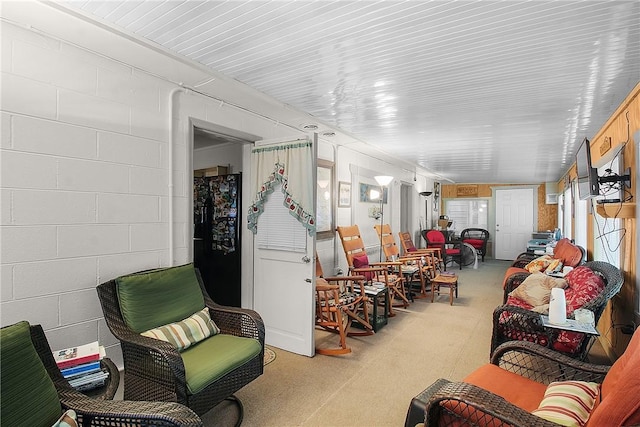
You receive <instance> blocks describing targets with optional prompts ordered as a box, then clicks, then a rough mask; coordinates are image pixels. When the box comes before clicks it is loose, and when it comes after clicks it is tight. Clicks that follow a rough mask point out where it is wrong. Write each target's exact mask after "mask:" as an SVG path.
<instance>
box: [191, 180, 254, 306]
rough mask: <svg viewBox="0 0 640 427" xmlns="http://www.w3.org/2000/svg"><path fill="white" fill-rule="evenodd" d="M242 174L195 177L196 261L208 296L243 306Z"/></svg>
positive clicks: (220, 301)
mask: <svg viewBox="0 0 640 427" xmlns="http://www.w3.org/2000/svg"><path fill="white" fill-rule="evenodd" d="M241 200H242V197H241V175H240V174H229V175H219V176H210V177H195V178H194V184H193V201H194V207H193V216H194V220H193V223H194V233H193V236H194V239H193V253H194V264H195V266H196V268H198V269H199V270H200V274H201V275H202V279H203V281H204V284H205V287H206V289H207V292H208V294H209V296H210V297H211V298H212V299H213V300H214V301H215V302H217V303H218V304H222V305H230V306H234V307H240V227H239V224H238V221H239V219H240V218H239V216H240V212H241V211H240V201H241Z"/></svg>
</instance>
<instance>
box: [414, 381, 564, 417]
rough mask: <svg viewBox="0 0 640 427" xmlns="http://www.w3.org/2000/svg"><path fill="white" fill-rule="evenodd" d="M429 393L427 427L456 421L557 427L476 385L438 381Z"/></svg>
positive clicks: (426, 410)
mask: <svg viewBox="0 0 640 427" xmlns="http://www.w3.org/2000/svg"><path fill="white" fill-rule="evenodd" d="M428 390H430V391H431V395H430V396H429V397H428V399H427V405H426V409H425V426H440V425H454V424H456V423H455V421H454V420H456V421H459V422H460V424H463V425H512V426H526V427H535V426H540V427H552V426H557V424H555V423H552V422H549V421H546V420H544V419H542V418H540V417H537V416H535V415H532V414H531V413H529V412H527V411H525V410H523V409H520V408H519V407H517V406H515V405H512V404H511V403H509V402H507V401H506V400H505V399H503V398H502V397H500V396H498V395H496V394H493V393H491V392H489V391H487V390H484V389H483V388H480V387H477V386H475V385H473V384H468V383H464V382H450V381H447V380H444V379H439V380H437V381H436V382H435V383H433V384H432V385H431V387H430V388H429V389H428ZM444 417H447V419H445V420H443V418H444ZM498 420H500V421H498Z"/></svg>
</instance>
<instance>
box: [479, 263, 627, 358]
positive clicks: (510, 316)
mask: <svg viewBox="0 0 640 427" xmlns="http://www.w3.org/2000/svg"><path fill="white" fill-rule="evenodd" d="M584 266H586V267H589V268H590V269H591V270H593V271H595V272H598V273H600V274H601V275H602V276H603V277H604V280H605V288H604V290H603V291H602V292H601V293H600V294H599V295H598V296H597V297H596V298H594V299H592V300H591V301H589V302H588V303H586V304H585V305H584V306H583V307H582V308H585V309H588V310H591V311H593V314H594V317H595V321H596V324H597V323H598V319H599V318H600V316H601V315H602V312H603V311H604V308H605V306H606V304H607V302H608V301H609V299H611V297H613V296H614V295H615V294H617V293H618V292H619V291H620V288H621V287H622V284H623V281H624V279H623V277H622V274H621V272H620V270H619V269H618V268H616V267H614V266H613V265H611V264H609V263H607V262H602V261H590V262H587V263H585V264H584ZM505 292H506V291H505ZM507 331H508V333H507ZM559 333H560V330H559V329H551V328H544V327H543V326H542V320H541V319H540V314H539V313H536V312H533V311H529V310H526V309H524V308H521V307H515V306H510V305H501V306H499V307H497V308H496V309H495V310H494V312H493V333H492V338H491V351H492V352H493V351H494V350H495V349H496V348H497V347H498V346H499V345H500V344H502V343H504V342H507V341H510V340H513V339H514V338H513V337H514V335H516V336H518V337H521V339H523V340H526V341H536V342H539V343H541V344H543V345H545V346H551V345H552V344H553V343H554V342H556V340H557V338H558V334H559ZM588 350H589V340H588V339H582V341H581V344H580V346H579V348H578V349H576V351H575V352H574V353H573V357H577V358H580V359H583V358H584V357H585V356H586V355H587V352H588Z"/></svg>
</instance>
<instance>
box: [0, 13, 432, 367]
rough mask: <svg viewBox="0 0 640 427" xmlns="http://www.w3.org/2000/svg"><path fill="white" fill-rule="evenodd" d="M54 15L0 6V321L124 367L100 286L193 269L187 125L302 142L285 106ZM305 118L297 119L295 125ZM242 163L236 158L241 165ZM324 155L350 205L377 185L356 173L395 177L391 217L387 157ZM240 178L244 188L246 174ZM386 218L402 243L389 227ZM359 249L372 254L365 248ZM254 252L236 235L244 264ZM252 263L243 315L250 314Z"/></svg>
mask: <svg viewBox="0 0 640 427" xmlns="http://www.w3.org/2000/svg"><path fill="white" fill-rule="evenodd" d="M56 8H57V6H55V7H54V5H52V4H42V3H34V2H6V3H3V7H2V16H3V18H6V19H7V20H3V21H2V28H1V35H2V41H1V43H2V45H1V51H2V58H1V59H2V61H1V67H2V68H1V71H2V76H1V78H2V81H1V83H2V95H1V96H2V99H1V101H2V102H1V108H2V109H1V112H0V115H1V117H0V118H1V125H2V133H1V138H0V165H1V172H0V201H1V207H0V227H1V228H0V233H1V235H0V239H1V250H0V280H1V284H0V323H1V324H2V325H7V324H11V323H14V322H16V321H19V320H28V321H29V322H31V323H33V324H42V326H43V327H44V329H45V331H46V333H47V336H48V338H49V341H50V344H51V345H52V347H53V348H62V347H68V346H71V345H74V344H78V343H82V342H89V341H93V340H96V339H97V340H99V341H100V342H101V343H102V344H104V345H105V346H107V353H108V355H109V357H111V358H112V359H113V360H114V361H115V362H116V363H117V364H119V365H121V355H120V349H119V346H118V345H117V342H116V340H115V339H114V337H113V336H112V335H111V334H110V333H109V331H108V329H107V327H106V325H105V323H104V320H103V318H102V310H101V308H100V305H99V302H98V299H97V295H96V291H95V287H96V286H97V285H98V284H100V283H102V282H104V281H107V280H110V279H112V278H114V277H117V276H119V275H122V274H126V273H131V272H134V271H139V270H143V269H148V268H153V267H160V266H168V265H178V264H182V263H186V262H189V261H190V260H191V259H192V257H191V250H192V248H191V237H192V236H191V230H192V201H191V199H192V170H193V168H194V166H195V165H196V164H198V162H199V161H200V159H198V160H193V159H192V157H191V154H192V147H191V138H192V127H193V124H194V122H197V123H199V124H202V123H211V124H213V125H215V126H223V127H227V128H231V129H235V130H237V131H238V132H241V133H243V134H247V135H252V136H255V137H256V138H257V139H274V138H290V137H291V138H295V137H300V136H303V135H304V134H303V132H301V131H299V130H297V129H294V128H292V127H291V126H287V125H284V124H282V118H283V117H285V115H286V117H290V116H291V108H290V107H289V106H285V105H283V104H280V103H279V102H277V101H275V100H272V99H269V98H267V97H265V96H264V95H263V94H260V93H258V92H255V91H253V92H252V90H251V89H250V88H246V87H244V86H243V85H241V84H240V83H239V82H235V81H232V80H230V79H225V78H224V77H223V76H216V78H215V79H212V75H211V74H210V73H209V72H206V71H205V70H203V69H202V68H201V67H199V66H197V65H194V64H185V62H184V61H178V60H176V59H175V58H173V57H169V56H167V55H165V54H164V53H162V52H158V51H155V50H152V49H148V48H143V47H141V46H140V45H139V44H138V43H136V42H135V41H134V40H131V39H130V38H124V37H121V36H119V35H117V34H114V33H113V32H110V31H107V30H105V29H104V28H100V27H97V26H95V25H93V24H90V23H87V22H86V21H84V20H81V19H78V18H77V17H73V16H71V15H68V14H66V13H64V12H61V11H59V10H57V9H56ZM81 46H82V47H81ZM175 82H182V84H178V83H175ZM198 82H206V83H202V84H199V83H198ZM189 85H190V86H189ZM183 86H189V87H198V88H199V89H198V91H199V92H200V91H202V92H206V93H207V95H205V94H203V93H198V92H195V91H193V90H189V89H186V90H185V89H183ZM220 99H227V100H233V101H234V102H220ZM265 112H266V113H265ZM306 119H308V117H306V116H305V115H304V114H302V113H301V114H300V118H296V119H295V120H296V123H303V122H304V120H306ZM248 153H249V152H248V150H247V147H246V146H245V147H244V148H243V150H242V154H241V156H242V159H243V162H244V163H245V164H247V160H248V155H249V154H248ZM319 153H320V157H321V158H325V159H329V160H332V161H335V162H336V178H337V180H342V181H348V182H352V185H353V191H354V196H355V195H356V194H357V193H356V192H357V185H358V183H359V181H360V179H371V178H372V176H368V175H370V173H369V172H367V173H366V174H363V175H360V174H352V172H351V171H352V168H353V167H355V168H356V170H358V171H365V170H368V171H377V173H385V174H390V175H393V176H395V177H396V180H395V181H394V184H393V187H392V189H391V192H390V198H391V199H390V203H391V206H393V205H394V204H395V205H396V206H397V203H399V191H396V187H398V188H399V184H400V182H401V181H405V182H414V181H413V176H414V175H413V172H409V171H408V170H406V169H403V168H401V167H397V166H393V165H392V164H390V163H389V162H388V161H389V159H387V160H385V161H383V160H380V159H376V158H374V157H371V156H365V155H363V154H361V153H359V152H357V151H355V150H352V149H348V148H336V147H335V143H333V142H331V143H329V142H327V141H321V144H320V147H319ZM377 173H376V174H377ZM243 174H244V180H243V182H244V183H245V184H247V183H248V182H249V180H250V176H249V171H247V170H246V169H245V170H243ZM367 174H368V175H367ZM416 183H417V185H416V194H417V192H419V191H423V190H425V189H427V188H429V189H430V188H432V187H433V185H432V182H430V181H428V180H427V178H425V177H423V176H422V175H418V179H417V181H416ZM427 184H428V185H427ZM247 194H248V191H245V195H247ZM416 197H419V196H416ZM357 203H358V202H357V199H355V198H354V204H353V205H352V208H338V209H337V210H336V211H337V213H336V223H337V224H351V223H356V222H353V221H360V220H361V219H362V213H363V211H362V209H361V207H359V206H358V205H357ZM245 205H246V203H245ZM414 206H418V204H417V202H416V203H414ZM387 212H389V209H387V210H386V211H385V218H389V219H390V220H391V224H392V227H394V231H399V230H398V226H399V219H398V216H397V215H394V214H393V213H387ZM387 215H388V216H387ZM243 221H246V218H243ZM363 224H364V223H363ZM417 224H418V218H417V217H416V227H417ZM372 227H373V224H372V223H368V222H367V223H366V224H364V225H363V228H367V229H368V228H371V230H370V231H371V232H373V231H372V230H373V229H372ZM336 243H337V245H336ZM366 243H367V244H368V245H369V244H374V242H371V236H368V237H367V241H366ZM251 244H252V240H251V237H250V233H243V257H244V256H245V255H247V253H245V252H244V251H245V250H246V251H248V256H249V257H250V251H252V246H251ZM318 248H319V250H321V251H322V252H323V254H328V255H330V254H331V252H333V254H334V256H335V257H331V258H330V259H323V263H326V264H329V265H332V264H337V262H336V261H335V259H334V258H337V257H338V256H339V259H341V260H343V259H344V255H343V254H342V248H341V247H340V243H339V242H336V241H334V240H329V241H322V242H320V243H319V244H318ZM327 258H328V257H327ZM249 259H250V258H249ZM248 264H249V265H247V266H246V267H245V266H243V272H242V276H243V285H242V286H243V289H242V293H243V301H242V304H243V306H249V307H250V306H252V300H251V290H252V289H251V284H252V276H251V273H252V271H251V263H248ZM244 268H247V269H248V271H245V270H244ZM327 271H331V270H327Z"/></svg>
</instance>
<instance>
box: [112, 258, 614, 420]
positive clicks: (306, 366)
mask: <svg viewBox="0 0 640 427" xmlns="http://www.w3.org/2000/svg"><path fill="white" fill-rule="evenodd" d="M509 265H510V263H509V262H507V261H496V260H486V261H485V262H484V263H482V262H480V263H478V269H475V270H474V269H473V268H471V267H466V268H464V269H463V270H462V271H459V270H457V269H454V271H455V272H456V273H458V274H459V277H460V280H459V283H460V288H459V295H458V299H456V300H454V304H453V306H450V305H449V295H448V292H447V290H445V292H444V293H443V294H442V295H441V296H440V297H439V298H437V299H436V300H435V301H434V302H433V303H431V302H430V299H429V298H427V299H417V300H416V301H415V302H414V303H413V304H411V305H410V306H409V307H408V308H407V309H396V312H397V313H398V314H397V316H396V317H393V318H391V319H389V324H388V325H386V326H385V327H383V328H382V329H381V330H380V331H378V333H376V334H375V335H373V336H367V337H350V338H348V343H349V345H350V346H351V348H352V350H353V351H352V353H350V354H347V355H343V356H322V355H316V356H315V357H312V358H308V357H304V356H299V355H296V354H293V353H289V352H287V351H284V350H280V349H278V348H273V347H270V348H271V349H272V350H274V351H275V355H276V358H275V360H273V361H272V362H271V363H269V364H268V365H266V366H265V370H264V374H263V375H262V376H261V377H259V378H258V379H256V380H255V381H253V382H252V383H251V384H249V385H247V386H246V387H244V388H243V389H241V390H240V391H238V392H237V393H236V396H237V397H238V398H240V399H241V400H242V403H243V404H244V422H243V423H242V426H243V427H257V426H260V427H270V426H273V427H276V426H277V427H286V426H323V427H328V426H341V427H349V426H354V427H355V426H367V427H375V426H381V427H382V426H383V427H390V426H403V425H404V419H405V416H406V412H407V408H408V406H409V402H410V401H411V398H412V397H414V396H415V395H417V394H418V393H420V392H421V391H422V390H424V389H425V388H426V387H427V386H429V385H430V384H431V383H432V382H433V381H435V380H436V379H438V378H447V379H450V380H460V379H462V378H464V377H465V376H466V375H467V374H468V373H470V372H471V371H473V370H474V369H476V368H477V367H479V366H481V365H483V364H485V363H487V362H488V361H489V348H490V343H491V329H492V325H491V322H492V313H493V309H494V308H495V307H496V306H498V305H500V304H501V303H502V278H503V276H504V272H505V270H506V269H507V267H508V266H509ZM321 340H322V341H324V344H332V343H336V342H337V337H336V336H335V335H333V334H330V333H326V332H323V331H317V333H316V341H321ZM594 350H595V351H596V352H597V351H601V352H602V348H601V346H599V345H598V344H597V343H596V345H595V346H594V349H592V353H593V352H594ZM601 354H603V352H602V353H601ZM596 363H598V362H596ZM600 363H604V362H600ZM121 385H122V384H121ZM121 396H122V393H121V391H120V393H119V395H117V397H119V398H120V399H121V398H122V397H121ZM202 420H203V421H204V424H205V426H207V427H214V426H215V427H218V426H220V427H227V426H233V425H234V424H235V422H236V420H237V410H236V407H235V405H234V404H232V403H228V402H222V403H221V404H219V405H218V406H216V407H215V408H213V409H212V410H211V411H209V412H207V413H206V414H204V415H203V416H202Z"/></svg>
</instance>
